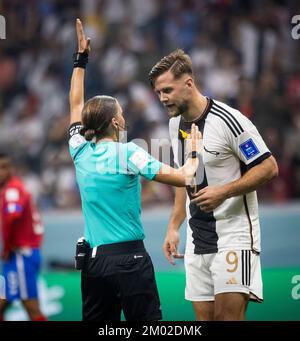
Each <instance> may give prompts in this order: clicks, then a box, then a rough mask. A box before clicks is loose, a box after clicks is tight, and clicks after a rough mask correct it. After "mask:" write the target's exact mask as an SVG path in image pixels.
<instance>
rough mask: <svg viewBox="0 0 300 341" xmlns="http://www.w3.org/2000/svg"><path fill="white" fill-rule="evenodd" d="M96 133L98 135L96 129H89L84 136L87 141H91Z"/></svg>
mask: <svg viewBox="0 0 300 341" xmlns="http://www.w3.org/2000/svg"><path fill="white" fill-rule="evenodd" d="M95 135H96V132H95V129H88V130H86V131H85V133H84V138H85V139H86V140H87V141H91V140H92V139H93V138H94V137H95Z"/></svg>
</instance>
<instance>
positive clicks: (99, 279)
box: [81, 240, 162, 321]
mask: <svg viewBox="0 0 300 341" xmlns="http://www.w3.org/2000/svg"><path fill="white" fill-rule="evenodd" d="M92 251H93V250H92V249H91V250H90V252H89V257H88V259H87V260H86V263H85V266H84V268H83V270H82V272H81V293H82V319H83V320H84V321H120V319H121V311H122V310H123V313H124V316H125V319H126V320H127V321H158V320H161V319H162V314H161V308H160V301H159V296H158V291H157V286H156V282H155V276H154V268H153V264H152V261H151V258H150V256H149V254H148V253H147V251H146V250H145V247H144V243H143V241H141V240H138V241H132V242H125V243H117V244H109V245H103V246H99V247H98V248H97V252H96V255H94V257H92Z"/></svg>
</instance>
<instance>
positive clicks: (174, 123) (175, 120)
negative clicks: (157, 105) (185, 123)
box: [169, 116, 181, 128]
mask: <svg viewBox="0 0 300 341" xmlns="http://www.w3.org/2000/svg"><path fill="white" fill-rule="evenodd" d="M180 119H181V116H176V117H171V118H170V120H169V128H174V127H175V128H176V127H178V126H179V123H180Z"/></svg>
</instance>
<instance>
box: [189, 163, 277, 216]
mask: <svg viewBox="0 0 300 341" xmlns="http://www.w3.org/2000/svg"><path fill="white" fill-rule="evenodd" d="M277 175H278V166H277V162H276V160H275V158H274V157H273V156H270V157H268V158H267V159H265V160H264V161H262V162H261V163H260V164H258V165H256V166H254V167H253V168H251V169H250V170H248V171H247V172H246V173H245V174H244V175H243V176H242V177H241V178H240V179H238V180H236V181H233V182H231V183H228V184H226V185H223V186H218V187H213V186H209V187H206V188H204V189H202V190H201V191H199V192H198V193H196V194H195V199H193V200H192V201H191V202H192V203H195V204H196V205H197V206H199V207H200V208H201V210H203V211H204V212H210V211H212V210H214V209H215V208H216V207H218V206H219V205H221V204H222V203H223V202H224V200H226V199H229V198H231V197H235V196H239V195H244V194H247V193H250V192H252V191H255V190H256V189H257V188H258V187H260V186H261V185H263V184H264V183H266V182H268V181H270V180H272V179H274V178H275V177H276V176H277Z"/></svg>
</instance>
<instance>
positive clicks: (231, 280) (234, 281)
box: [226, 277, 238, 284]
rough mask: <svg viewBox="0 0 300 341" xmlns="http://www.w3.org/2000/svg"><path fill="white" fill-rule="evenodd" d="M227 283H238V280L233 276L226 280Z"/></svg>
mask: <svg viewBox="0 0 300 341" xmlns="http://www.w3.org/2000/svg"><path fill="white" fill-rule="evenodd" d="M226 284H238V282H237V280H236V279H235V278H234V277H232V278H230V279H229V280H228V281H227V282H226Z"/></svg>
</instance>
